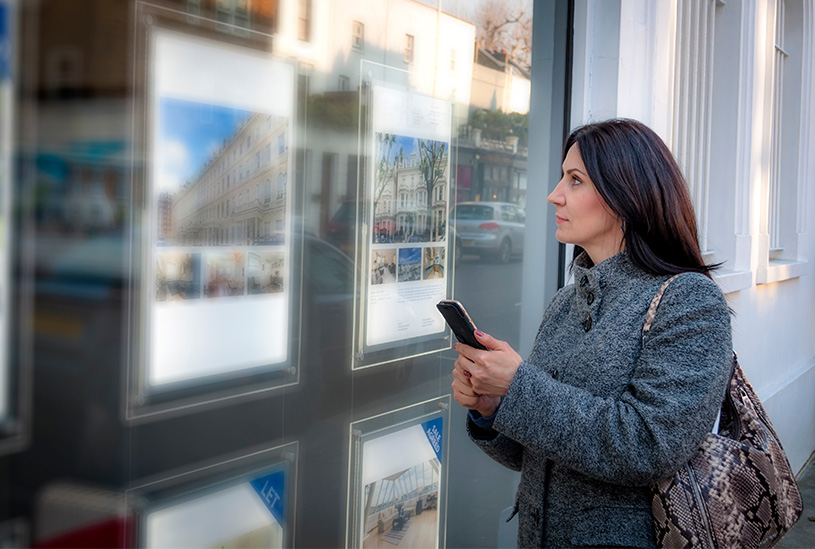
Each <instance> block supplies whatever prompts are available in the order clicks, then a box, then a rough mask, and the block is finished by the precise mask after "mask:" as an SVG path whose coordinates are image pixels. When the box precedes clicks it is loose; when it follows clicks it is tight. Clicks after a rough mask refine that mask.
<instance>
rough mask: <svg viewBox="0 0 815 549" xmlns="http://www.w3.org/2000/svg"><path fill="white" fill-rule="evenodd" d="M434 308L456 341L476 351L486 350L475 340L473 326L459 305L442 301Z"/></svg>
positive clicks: (454, 302)
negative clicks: (451, 331)
mask: <svg viewBox="0 0 815 549" xmlns="http://www.w3.org/2000/svg"><path fill="white" fill-rule="evenodd" d="M436 308H437V309H438V310H439V312H440V313H441V316H443V317H444V320H446V321H447V324H448V325H449V326H450V328H451V329H452V330H453V335H454V336H456V339H457V340H459V341H460V342H461V343H465V344H467V345H469V346H470V347H475V348H476V349H483V350H484V351H487V350H488V349H487V348H486V347H484V346H483V345H481V344H480V343H479V342H478V340H477V339H476V338H475V333H474V332H475V330H476V328H475V324H473V321H472V319H471V318H470V315H468V314H467V311H466V309H464V306H463V305H462V304H461V303H459V302H458V301H456V300H454V299H442V300H441V301H439V302H438V303H436Z"/></svg>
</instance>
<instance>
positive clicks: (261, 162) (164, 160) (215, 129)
mask: <svg viewBox="0 0 815 549" xmlns="http://www.w3.org/2000/svg"><path fill="white" fill-rule="evenodd" d="M157 117H158V132H157V147H156V153H155V154H156V158H155V162H156V167H155V170H156V171H155V181H154V196H155V206H156V223H157V226H156V238H157V244H158V245H183V246H216V245H223V246H234V245H269V244H283V243H284V242H285V227H286V222H285V221H286V203H287V198H286V194H287V188H288V155H289V153H288V146H289V144H288V119H287V118H285V117H281V116H273V115H270V114H266V113H258V112H250V111H247V110H242V109H237V108H232V107H224V106H220V105H215V104H207V103H200V102H195V101H186V100H182V99H176V98H170V97H160V98H158V116H157Z"/></svg>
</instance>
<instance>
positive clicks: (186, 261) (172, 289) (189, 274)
mask: <svg viewBox="0 0 815 549" xmlns="http://www.w3.org/2000/svg"><path fill="white" fill-rule="evenodd" d="M200 297H201V254H190V253H173V252H163V253H158V254H156V301H183V300H186V299H198V298H200Z"/></svg>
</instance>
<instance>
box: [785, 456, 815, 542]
mask: <svg viewBox="0 0 815 549" xmlns="http://www.w3.org/2000/svg"><path fill="white" fill-rule="evenodd" d="M797 479H798V488H799V489H800V490H801V496H802V497H803V499H804V512H803V513H801V518H799V519H798V522H796V523H795V526H793V527H792V530H790V531H789V532H787V535H786V536H784V537H783V538H782V539H781V541H779V542H778V545H776V547H784V548H795V549H815V454H813V455H812V457H811V458H809V461H808V462H807V464H806V465H805V466H804V468H803V469H802V470H801V472H800V473H799V474H798V476H797Z"/></svg>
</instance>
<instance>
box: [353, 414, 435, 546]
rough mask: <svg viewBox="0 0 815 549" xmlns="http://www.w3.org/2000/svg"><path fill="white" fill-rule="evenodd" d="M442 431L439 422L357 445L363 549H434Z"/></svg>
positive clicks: (400, 430) (409, 427) (413, 426)
mask: <svg viewBox="0 0 815 549" xmlns="http://www.w3.org/2000/svg"><path fill="white" fill-rule="evenodd" d="M442 429H443V420H442V419H440V418H439V419H436V420H431V421H428V422H425V423H422V424H414V425H410V426H408V427H405V428H402V429H399V430H397V431H394V432H391V433H388V434H386V435H384V436H380V437H377V438H374V439H372V440H369V441H366V442H365V443H364V444H363V449H362V492H361V498H362V501H361V502H360V509H361V510H362V514H361V516H360V520H361V523H362V524H360V527H361V528H362V531H361V535H360V536H359V538H358V539H360V540H361V542H362V543H361V546H362V547H363V548H365V549H375V548H389V549H392V548H393V547H395V546H399V547H422V548H432V547H437V546H438V537H439V489H440V486H441V462H440V461H439V458H440V455H441V445H440V444H441V432H442Z"/></svg>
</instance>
